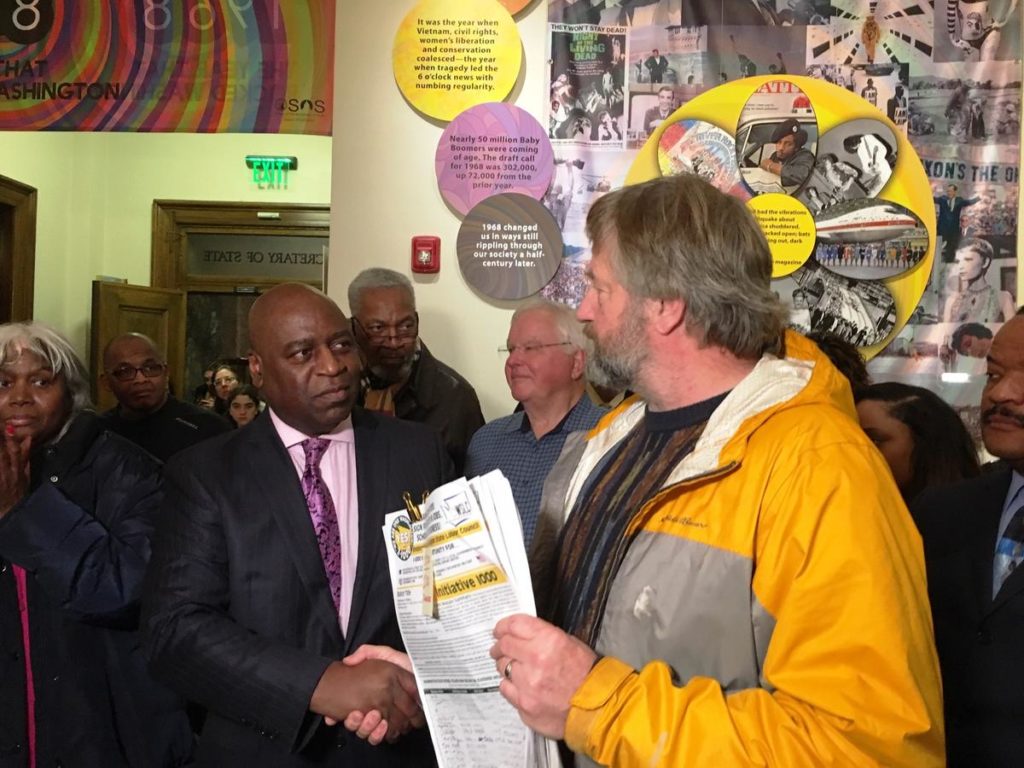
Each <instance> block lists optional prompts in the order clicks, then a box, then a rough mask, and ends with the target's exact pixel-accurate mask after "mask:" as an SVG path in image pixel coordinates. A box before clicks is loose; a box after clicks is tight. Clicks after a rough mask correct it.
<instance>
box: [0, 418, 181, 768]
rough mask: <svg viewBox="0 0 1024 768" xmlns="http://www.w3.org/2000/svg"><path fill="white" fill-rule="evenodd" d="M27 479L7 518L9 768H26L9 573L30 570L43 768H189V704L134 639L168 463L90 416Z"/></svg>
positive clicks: (2, 635) (3, 649)
mask: <svg viewBox="0 0 1024 768" xmlns="http://www.w3.org/2000/svg"><path fill="white" fill-rule="evenodd" d="M31 470H32V480H31V485H30V491H29V493H28V495H27V496H25V497H24V498H23V499H22V500H21V502H19V504H18V505H17V506H15V508H14V509H12V510H11V512H10V513H8V515H7V516H6V517H4V518H3V520H0V767H2V768H14V766H18V767H19V768H20V766H25V765H28V744H27V739H26V705H25V666H24V664H25V662H24V658H23V655H22V652H23V646H22V628H21V621H20V618H19V615H18V600H17V591H16V585H15V579H14V573H13V568H12V567H11V566H12V564H17V565H19V566H21V567H22V568H24V569H25V571H26V573H27V594H28V604H29V628H30V638H31V645H30V650H31V657H32V675H33V681H34V690H35V695H36V704H35V708H36V711H35V723H36V734H37V735H36V748H37V764H38V765H39V766H53V765H65V766H87V767H91V766H103V768H110V767H114V766H133V767H135V768H138V767H148V766H157V767H160V766H173V765H181V764H183V763H184V762H185V761H186V760H187V759H188V757H189V754H190V752H191V748H192V734H191V731H190V729H189V725H188V720H187V718H186V716H185V712H184V707H183V704H182V702H181V700H180V699H179V698H178V697H177V696H175V695H174V694H172V693H171V692H170V691H169V690H168V689H166V688H164V687H162V686H160V685H158V684H157V683H156V682H155V681H154V680H153V679H152V678H151V677H150V676H149V674H148V673H147V671H146V665H145V660H144V658H143V656H142V653H141V651H140V648H139V636H138V632H137V628H138V614H139V609H138V606H139V597H140V592H141V587H142V579H143V575H144V572H145V569H146V565H147V563H148V561H149V554H150V537H151V535H152V531H153V527H154V523H155V517H156V514H157V510H158V506H159V503H160V500H161V497H162V490H161V483H160V474H159V473H160V465H159V463H158V462H157V461H156V460H155V459H153V458H152V457H150V456H149V455H148V454H146V453H145V452H143V451H141V450H140V449H138V448H137V447H136V446H134V445H132V444H131V443H129V442H128V441H127V440H124V439H122V438H120V437H118V436H117V435H114V434H112V433H110V432H106V431H104V430H103V428H102V425H101V424H100V421H99V419H98V418H97V417H96V416H95V415H94V414H92V413H82V414H80V415H79V416H77V417H76V418H75V419H74V421H73V422H72V424H71V425H70V428H69V429H68V431H67V432H66V433H65V434H64V436H63V437H62V438H61V439H60V440H59V441H58V442H57V443H56V444H55V445H51V446H47V447H45V448H43V449H42V450H39V451H38V452H35V453H34V454H33V456H32V459H31Z"/></svg>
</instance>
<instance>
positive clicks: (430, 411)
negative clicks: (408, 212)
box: [348, 267, 484, 475]
mask: <svg viewBox="0 0 1024 768" xmlns="http://www.w3.org/2000/svg"><path fill="white" fill-rule="evenodd" d="M348 305H349V310H350V311H351V314H352V328H353V330H354V331H355V336H356V342H357V343H358V344H359V349H360V352H361V353H362V356H363V360H364V366H363V381H362V388H361V392H360V403H359V404H360V405H362V406H363V407H364V408H366V409H367V410H368V411H376V412H378V413H385V414H388V415H390V416H396V417H397V418H399V419H406V420H408V421H418V422H420V423H421V424H426V425H427V426H428V427H431V428H433V429H434V430H435V431H436V432H438V433H439V434H440V435H441V440H442V442H443V443H444V447H445V450H447V451H448V455H450V456H451V457H452V461H453V462H454V463H455V473H456V475H461V474H462V471H463V468H464V466H465V464H466V451H467V449H468V448H469V441H470V439H471V438H472V437H473V433H474V432H476V431H477V430H478V429H480V427H482V426H483V425H484V415H483V413H482V412H481V410H480V400H479V399H478V398H477V395H476V390H474V389H473V386H472V385H471V384H470V383H469V382H468V381H466V380H465V379H464V378H463V377H462V376H460V375H459V373H458V372H457V371H455V370H454V369H453V368H451V367H449V366H447V365H445V364H444V363H442V362H441V361H440V360H438V359H437V358H436V357H434V356H433V355H432V354H430V350H429V349H427V345H426V344H424V343H423V341H422V339H420V337H419V333H420V318H419V314H418V313H417V312H416V294H415V293H414V292H413V288H412V283H411V282H410V281H409V278H407V277H406V276H405V275H403V274H401V273H399V272H395V271H394V270H391V269H384V268H382V267H373V268H370V269H364V270H363V271H362V272H360V273H359V274H358V275H356V277H355V279H354V280H353V281H352V282H351V283H350V284H349V286H348Z"/></svg>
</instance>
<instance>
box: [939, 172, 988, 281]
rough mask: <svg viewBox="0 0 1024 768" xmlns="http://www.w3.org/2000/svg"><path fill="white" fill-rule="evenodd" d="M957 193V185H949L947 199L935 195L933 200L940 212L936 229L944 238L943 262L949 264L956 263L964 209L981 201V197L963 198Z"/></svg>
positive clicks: (947, 186)
mask: <svg viewBox="0 0 1024 768" xmlns="http://www.w3.org/2000/svg"><path fill="white" fill-rule="evenodd" d="M957 192H958V189H957V186H956V184H947V185H946V195H945V197H941V196H938V195H935V196H934V197H933V198H932V199H933V200H934V201H935V206H936V210H937V212H938V223H937V224H936V227H935V229H936V232H937V233H938V235H939V237H941V238H942V260H943V261H944V262H946V263H947V264H952V263H953V262H954V261H956V249H957V248H958V247H959V246H960V237H961V234H962V232H961V228H962V225H961V224H960V215H961V214H962V213H963V212H964V208H966V207H968V206H970V205H974V204H975V203H976V202H978V201H979V200H981V198H980V197H970V198H963V197H960V196H959V195H958V194H957Z"/></svg>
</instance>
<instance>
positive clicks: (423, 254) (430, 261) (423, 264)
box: [412, 235, 441, 273]
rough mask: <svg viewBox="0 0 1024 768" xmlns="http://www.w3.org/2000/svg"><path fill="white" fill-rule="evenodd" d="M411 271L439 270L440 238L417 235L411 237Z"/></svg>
mask: <svg viewBox="0 0 1024 768" xmlns="http://www.w3.org/2000/svg"><path fill="white" fill-rule="evenodd" d="M412 271H413V272H421V273H422V272H428V273H429V272H440V271H441V238H440V237H434V236H433V235H417V236H416V237H414V238H413V239H412Z"/></svg>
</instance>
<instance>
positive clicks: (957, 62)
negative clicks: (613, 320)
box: [544, 0, 1022, 424]
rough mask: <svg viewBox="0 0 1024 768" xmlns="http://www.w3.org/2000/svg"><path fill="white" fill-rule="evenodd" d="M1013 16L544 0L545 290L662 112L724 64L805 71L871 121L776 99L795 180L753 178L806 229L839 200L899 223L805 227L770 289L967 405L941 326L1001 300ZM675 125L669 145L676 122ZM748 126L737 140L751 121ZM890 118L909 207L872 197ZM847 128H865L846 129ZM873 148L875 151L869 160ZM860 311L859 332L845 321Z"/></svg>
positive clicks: (701, 164)
mask: <svg viewBox="0 0 1024 768" xmlns="http://www.w3.org/2000/svg"><path fill="white" fill-rule="evenodd" d="M1021 13H1022V11H1021V8H1020V5H1019V3H1017V2H1016V0H973V1H972V0H935V2H912V1H911V2H907V1H906V0H877V2H876V1H874V0H870V1H864V0H832V2H822V1H821V0H751V1H750V2H743V3H737V2H730V1H729V0H549V2H548V30H549V34H548V45H549V56H548V59H549V62H550V65H549V69H548V71H547V72H546V73H545V76H546V77H547V78H548V82H549V85H550V89H551V90H550V100H549V111H548V114H547V126H548V130H549V137H550V138H551V141H552V145H553V147H554V154H555V173H554V175H553V180H552V186H551V188H549V191H548V194H547V195H546V196H545V199H544V202H545V205H547V206H548V208H549V209H550V210H552V213H553V214H554V215H555V217H556V220H558V221H559V224H560V226H561V227H562V231H563V238H564V240H565V252H564V257H563V261H562V264H561V266H560V268H559V271H558V273H557V274H556V276H555V278H554V280H553V281H552V283H551V284H549V286H548V287H547V288H546V289H545V294H546V295H548V296H549V297H551V298H554V299H557V300H560V301H564V302H567V303H570V304H575V303H577V302H578V301H579V298H580V297H581V296H582V291H583V290H584V287H585V284H584V281H583V279H582V274H583V270H584V268H585V265H586V262H587V260H588V259H589V255H590V254H589V244H588V242H587V240H586V236H585V234H584V231H583V227H584V223H585V218H586V211H587V209H588V208H589V206H590V204H591V203H592V202H593V200H594V199H595V198H596V197H597V196H599V195H601V194H603V193H604V192H607V191H610V190H611V189H614V188H616V187H619V186H621V185H622V184H624V183H625V182H626V179H627V175H629V173H630V169H631V167H632V166H633V164H634V162H635V161H637V159H638V157H639V155H640V154H641V153H640V150H641V148H642V147H644V146H645V144H646V143H647V142H648V140H649V139H651V137H652V136H654V135H655V134H656V133H657V132H658V130H659V127H660V126H661V125H662V124H663V123H665V122H667V121H670V120H669V119H670V118H671V117H672V116H673V115H677V110H680V108H681V107H684V106H685V105H686V104H688V103H690V102H691V101H693V100H694V99H696V98H698V97H700V96H702V95H704V94H707V93H709V92H711V91H713V90H714V89H716V88H721V87H722V86H723V85H725V84H729V83H733V82H735V81H736V80H738V79H741V78H747V77H754V76H764V75H769V76H771V75H781V76H783V78H781V79H784V80H785V79H791V78H789V77H788V76H794V75H806V76H809V77H811V78H815V79H816V80H821V81H826V82H829V83H832V84H834V85H835V86H837V87H839V88H842V89H844V90H846V91H848V92H850V93H851V94H853V95H854V96H856V97H857V98H858V99H860V100H861V101H862V102H863V105H864V107H865V110H866V111H861V110H858V111H857V117H858V119H864V120H868V119H871V120H873V121H874V122H875V127H876V128H877V130H872V131H870V132H867V133H865V132H864V131H861V130H860V128H859V127H857V126H853V125H845V126H839V127H838V128H836V129H834V130H837V131H838V132H834V133H832V134H831V135H829V134H827V133H825V132H822V134H821V135H817V134H815V133H814V132H813V130H810V123H811V116H810V115H809V114H801V113H800V112H801V107H800V106H799V105H795V104H792V103H791V105H790V106H791V108H793V109H794V110H795V111H794V112H793V114H792V117H793V118H795V119H796V120H797V121H798V122H799V123H801V126H799V127H798V129H797V130H807V133H808V137H807V139H806V140H805V145H804V146H805V147H806V148H807V149H808V150H810V151H812V153H813V154H814V155H815V162H814V165H813V168H812V169H811V170H810V172H809V174H808V176H807V178H806V179H805V180H804V181H802V182H800V183H799V184H797V185H796V187H795V188H794V185H793V183H786V182H787V181H788V182H791V181H792V180H791V179H786V180H781V179H780V181H779V185H780V186H781V187H782V188H783V189H782V190H770V191H768V190H766V193H767V194H792V195H795V197H796V199H797V200H799V201H800V202H801V203H802V204H803V205H804V206H806V207H807V209H808V210H809V211H810V212H811V214H812V215H813V217H814V220H815V228H816V231H818V232H820V231H821V230H822V229H823V226H822V225H823V223H824V222H825V220H826V219H833V218H835V219H841V217H843V216H847V217H849V216H863V215H868V216H874V214H876V213H877V214H880V215H882V216H883V217H887V218H892V217H897V218H898V217H904V218H906V219H916V222H915V223H914V225H913V226H911V225H910V223H908V224H907V225H906V229H905V230H903V231H896V230H893V231H892V232H891V233H890V234H888V235H887V237H886V238H884V239H882V240H881V241H878V240H876V241H874V242H857V241H850V242H846V241H844V239H843V238H842V237H837V236H832V237H822V236H821V235H820V234H819V235H818V236H816V237H815V240H814V242H813V243H812V244H811V247H810V249H809V255H808V259H807V261H806V263H805V265H804V266H803V267H801V268H800V269H798V270H796V271H794V273H793V274H791V275H789V276H787V277H784V278H780V280H779V281H778V282H779V284H780V285H782V286H783V290H782V291H780V295H783V296H784V297H785V295H786V292H787V288H788V289H790V291H791V290H792V289H795V288H800V287H801V286H800V285H798V283H799V282H800V281H801V280H803V281H804V283H805V284H807V285H808V286H809V295H808V296H806V297H801V296H800V294H799V292H798V294H797V297H798V299H797V303H798V304H803V303H804V302H805V301H807V302H814V301H817V303H818V304H819V305H820V311H819V312H817V313H814V312H812V311H810V310H809V309H805V308H804V307H802V306H801V307H793V312H794V320H797V321H799V320H801V319H807V318H809V319H810V320H811V321H812V324H813V322H817V324H818V325H817V327H820V328H829V329H831V330H836V329H839V330H840V331H841V333H842V335H845V336H846V337H847V338H850V339H851V340H853V341H854V342H855V343H859V344H862V345H863V351H864V352H865V353H866V356H868V357H873V359H872V360H871V362H870V364H869V367H870V369H871V371H872V374H873V375H874V377H875V378H876V379H878V380H885V379H890V380H900V381H905V382H907V383H912V384H917V385H920V386H927V387H928V388H930V389H933V390H934V391H937V392H939V393H940V394H941V395H942V396H943V397H944V398H945V399H947V400H948V401H950V402H952V403H953V404H954V406H956V407H958V408H966V409H970V408H976V404H977V403H978V401H979V398H980V390H981V386H982V384H983V377H982V376H981V375H980V372H978V371H977V370H976V369H977V368H978V364H977V362H976V361H977V360H979V359H983V358H978V357H973V356H972V355H971V354H969V353H965V352H963V351H962V350H963V349H964V346H963V344H959V345H955V344H953V339H954V337H955V338H956V339H957V340H958V341H960V340H962V339H964V338H967V339H973V338H975V337H972V336H965V335H964V334H963V332H962V330H963V327H964V326H965V325H966V324H970V323H975V324H978V325H981V326H984V327H985V328H987V329H989V330H995V329H998V326H999V324H1000V323H1001V322H1003V321H1005V319H1006V317H1007V315H1006V313H1007V312H1008V311H1009V307H1010V306H1012V305H1015V304H1016V259H1017V254H1016V240H1017V237H1016V235H1017V210H1018V199H1019V161H1018V157H1019V143H1020V113H1021V79H1022V78H1021V39H1020V38H1021ZM683 112H684V110H680V111H679V113H678V115H682V114H683ZM678 115H677V118H678ZM872 115H873V117H872ZM694 117H695V116H694V115H687V119H691V120H692V119H694ZM755 119H756V118H754V117H753V115H751V120H752V121H753V120H755ZM675 122H678V119H677V120H676V121H675ZM705 122H707V123H709V126H707V127H705V128H703V129H702V130H703V131H704V132H705V134H706V135H708V136H712V135H713V132H711V131H710V130H709V128H716V127H717V128H719V129H721V130H723V131H725V132H726V133H728V134H730V135H731V136H732V137H733V138H734V140H735V141H737V142H743V141H744V139H745V138H746V137H744V136H743V135H742V133H741V132H737V125H736V124H733V125H724V124H722V123H721V122H720V121H719V120H716V119H711V120H706V121H705ZM844 122H846V121H844ZM685 128H686V129H688V130H694V126H687V127H685ZM673 131H674V133H675V134H677V135H675V137H674V141H675V143H676V144H679V143H680V140H681V139H683V138H685V137H684V135H683V134H682V133H681V132H682V131H684V127H674V128H673ZM750 131H751V132H755V136H754V138H755V141H754V142H749V141H748V144H749V145H751V146H753V145H754V144H756V139H757V138H758V137H757V135H756V131H757V126H756V125H751V128H750ZM748 133H749V132H748ZM893 134H899V136H898V137H896V138H898V139H899V140H903V139H905V140H907V141H908V142H909V147H911V148H912V153H911V154H915V153H916V155H917V158H915V159H914V162H915V163H916V162H919V163H920V165H921V166H922V168H923V172H924V178H925V179H926V181H925V184H926V185H927V186H930V190H929V191H930V192H931V204H930V205H928V206H926V207H924V208H923V209H922V207H921V206H902V207H901V204H900V203H899V201H894V200H892V199H891V198H892V196H891V195H888V194H887V190H889V189H890V188H891V187H892V186H893V185H894V184H897V183H898V182H894V181H891V180H889V179H887V178H885V176H886V172H887V168H888V171H889V172H890V173H891V172H892V169H893V168H894V167H896V164H898V163H900V159H899V158H898V157H896V156H895V155H896V154H898V145H899V143H900V141H899V140H898V141H895V142H894V141H893ZM851 135H860V136H864V135H867V136H870V137H872V138H869V139H868V140H867V141H864V140H863V139H859V140H858V141H857V142H856V144H857V146H855V142H854V141H852V140H850V141H847V140H848V139H850V136H851ZM659 138H660V135H659ZM719 138H720V137H719ZM769 138H770V137H769ZM875 139H877V141H878V142H879V143H878V144H876V143H875V141H874V140H875ZM670 143H671V142H670ZM847 144H849V145H850V147H851V148H852V151H851V150H847V149H846V145H847ZM769 146H770V145H769ZM695 147H696V144H694V143H693V142H690V145H689V146H688V147H687V146H685V144H684V146H683V147H681V149H680V157H679V158H678V159H677V161H676V163H677V165H678V166H679V167H680V169H681V170H683V171H684V172H696V173H698V174H700V175H705V177H708V176H710V175H714V174H718V175H720V176H723V177H727V176H728V174H729V173H730V170H729V169H728V168H725V167H724V166H723V165H721V162H720V160H716V159H715V158H716V157H720V155H721V152H720V143H719V144H714V145H712V144H711V143H710V142H709V143H708V150H707V151H706V152H703V153H701V151H700V150H699V149H696V148H695ZM664 151H665V150H664V148H663V153H664ZM761 151H763V150H761ZM716 153H717V154H716ZM702 154H703V155H705V156H701V155H702ZM687 155H688V156H687ZM881 155H885V157H886V160H885V162H884V163H882V164H879V163H878V162H877V160H876V161H875V162H874V163H872V160H871V158H872V156H874V157H875V158H878V157H879V156H881ZM832 156H834V160H833V159H832ZM743 158H744V151H743V149H742V146H741V147H740V148H738V149H737V160H738V165H739V171H740V174H741V175H742V179H743V183H741V184H738V185H733V187H732V188H731V189H732V191H733V192H734V193H737V194H740V195H746V196H748V197H750V198H754V197H756V196H758V186H759V184H761V182H763V181H764V180H765V179H764V174H762V173H761V172H760V170H759V166H753V167H751V166H750V165H748V166H747V168H746V169H744V160H743ZM826 158H827V159H826ZM694 159H696V160H697V167H696V169H694V167H693V165H694V163H693V160H694ZM716 163H718V165H716ZM659 172H660V171H659ZM758 178H760V181H758ZM768 183H769V185H770V180H768ZM883 200H885V201H888V202H896V203H897V205H896V206H895V207H891V208H890V206H888V205H886V204H883V203H882V202H881V201H883ZM943 200H946V201H947V202H943ZM944 211H945V212H946V213H945V215H943V212H944ZM838 226H839V227H840V229H839V230H838V231H840V232H841V231H842V226H843V224H842V221H840V222H839V224H838ZM933 227H934V236H933V238H932V240H931V241H930V242H929V239H928V231H929V230H932V229H933ZM922 249H924V253H922ZM925 270H927V274H920V273H923V272H924V271H925ZM914 275H920V276H919V277H916V278H915V279H914V280H908V277H910V276H914ZM844 281H845V282H844ZM910 282H914V283H915V285H914V289H913V290H909V289H908V288H907V286H908V285H909V284H910ZM917 282H920V283H921V284H922V285H923V288H922V289H921V290H920V292H918V290H917V285H916V283H917ZM867 285H872V286H881V287H883V288H887V289H888V293H889V294H890V295H892V296H893V299H894V301H895V303H896V313H895V315H896V316H895V321H893V319H892V313H890V312H888V311H883V309H884V307H885V306H886V300H885V296H884V292H881V291H876V290H872V291H869V292H867V293H865V292H864V290H863V286H867ZM856 286H861V287H862V288H861V289H859V290H855V287H856ZM819 292H820V294H821V296H820V297H818V293H819ZM915 294H916V295H915ZM836 296H842V297H844V298H843V300H837V299H836V298H835V297H836ZM823 297H828V298H823ZM879 302H881V303H879ZM826 305H827V306H826ZM904 305H905V306H904ZM862 306H863V308H864V312H863V313H862V312H861V307H862ZM869 308H870V309H869ZM796 324H797V325H799V322H797V323H796ZM869 324H870V325H871V327H872V328H873V329H874V331H873V333H866V332H862V331H864V329H865V328H867V327H868V325H869ZM975 330H976V329H975ZM958 331H961V332H960V333H957V332H958ZM878 334H881V338H877V336H878ZM966 358H970V359H969V360H968V359H966ZM972 360H973V361H975V362H971V361H972ZM967 421H968V423H969V424H970V423H971V421H972V417H971V415H970V414H968V418H967Z"/></svg>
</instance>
